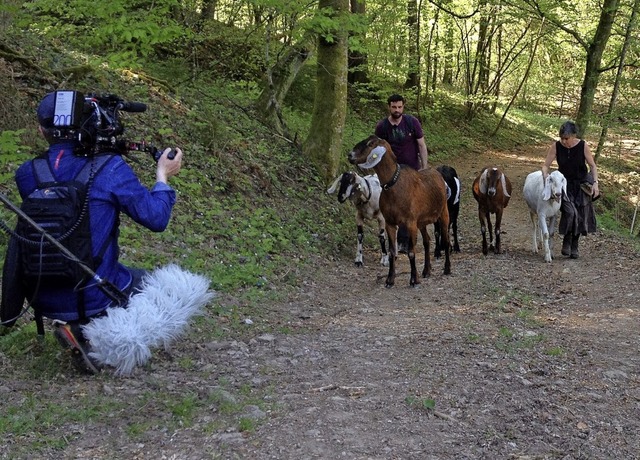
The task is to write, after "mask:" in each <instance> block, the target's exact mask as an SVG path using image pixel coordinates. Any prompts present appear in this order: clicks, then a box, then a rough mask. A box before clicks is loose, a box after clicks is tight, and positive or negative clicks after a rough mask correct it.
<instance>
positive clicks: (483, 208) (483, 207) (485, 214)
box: [473, 167, 511, 255]
mask: <svg viewBox="0 0 640 460" xmlns="http://www.w3.org/2000/svg"><path fill="white" fill-rule="evenodd" d="M473 197H474V198H475V199H476V201H477V202H478V217H479V218H480V230H481V232H482V253H483V254H484V255H487V254H488V252H489V249H493V250H494V251H495V253H496V254H500V252H501V251H500V225H501V223H502V212H503V210H504V208H506V207H507V205H508V204H509V199H510V198H511V181H510V180H509V178H508V177H507V176H506V175H505V174H504V173H503V172H502V171H500V169H498V168H489V167H487V168H484V169H483V170H482V171H481V172H480V174H478V177H476V179H475V180H474V181H473ZM491 214H495V215H496V225H495V235H496V245H495V249H494V246H493V230H492V228H491V216H490V215H491ZM487 228H488V229H489V244H490V247H487Z"/></svg>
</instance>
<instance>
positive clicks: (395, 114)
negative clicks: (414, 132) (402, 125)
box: [391, 112, 402, 120]
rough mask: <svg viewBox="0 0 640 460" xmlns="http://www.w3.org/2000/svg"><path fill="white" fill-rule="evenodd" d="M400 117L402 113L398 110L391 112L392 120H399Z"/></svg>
mask: <svg viewBox="0 0 640 460" xmlns="http://www.w3.org/2000/svg"><path fill="white" fill-rule="evenodd" d="M400 117H402V113H400V112H393V113H392V114H391V118H393V119H394V120H399V119H400Z"/></svg>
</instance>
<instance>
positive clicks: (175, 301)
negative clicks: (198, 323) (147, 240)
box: [83, 265, 215, 375]
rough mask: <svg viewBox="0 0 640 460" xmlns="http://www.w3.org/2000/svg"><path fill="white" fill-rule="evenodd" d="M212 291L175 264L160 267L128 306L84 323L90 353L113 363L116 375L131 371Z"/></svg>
mask: <svg viewBox="0 0 640 460" xmlns="http://www.w3.org/2000/svg"><path fill="white" fill-rule="evenodd" d="M214 296H215V292H213V291H210V290H209V280H208V279H206V278H205V277H203V276H200V275H195V274H193V273H190V272H188V271H186V270H183V269H181V268H180V267H178V266H177V265H168V266H166V267H162V268H158V269H156V270H154V271H153V272H152V273H150V274H147V275H146V276H145V277H144V279H143V281H142V286H141V292H139V293H137V294H135V295H133V296H131V298H130V299H129V303H128V304H127V307H126V308H111V309H109V314H108V315H106V316H102V317H99V318H95V319H93V320H92V321H91V322H89V324H87V325H85V326H84V327H83V333H84V336H85V337H86V338H87V340H89V343H90V344H91V349H92V351H91V353H90V356H91V358H93V359H95V360H96V361H97V362H98V363H99V364H101V365H108V366H112V367H115V368H116V370H115V373H116V374H117V375H129V374H131V373H132V372H133V370H134V368H135V367H136V366H140V365H143V364H145V363H146V362H147V361H148V360H149V358H150V357H151V348H157V347H160V346H163V347H164V348H165V349H168V348H169V346H170V345H171V343H172V342H173V341H174V340H175V339H176V338H178V336H179V335H180V334H181V333H182V332H183V331H184V330H185V328H186V326H187V324H188V322H189V319H190V318H191V317H192V316H194V315H197V314H199V313H200V310H201V309H202V307H204V305H206V303H207V302H209V301H210V300H211V299H212V298H213V297H214Z"/></svg>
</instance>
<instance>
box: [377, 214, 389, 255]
mask: <svg viewBox="0 0 640 460" xmlns="http://www.w3.org/2000/svg"><path fill="white" fill-rule="evenodd" d="M378 240H379V241H380V250H381V251H382V257H381V258H380V265H382V266H383V267H387V266H389V254H388V253H387V245H386V235H385V231H384V217H383V216H382V213H379V214H378Z"/></svg>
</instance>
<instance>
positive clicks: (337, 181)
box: [327, 176, 342, 194]
mask: <svg viewBox="0 0 640 460" xmlns="http://www.w3.org/2000/svg"><path fill="white" fill-rule="evenodd" d="M340 179H342V176H338V177H337V178H336V180H335V181H333V184H331V187H329V188H328V189H327V193H328V194H332V193H333V192H335V191H336V189H337V188H338V184H339V183H340Z"/></svg>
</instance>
